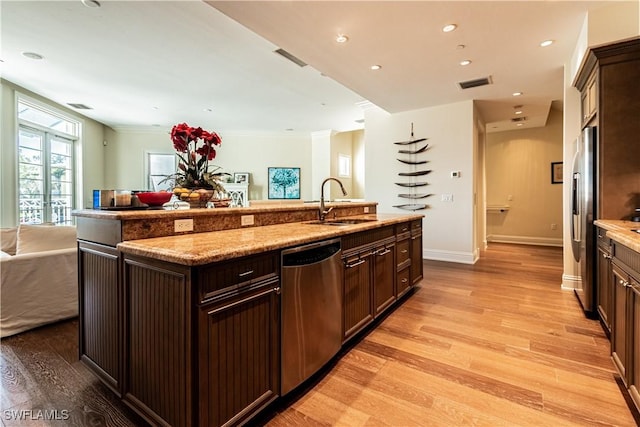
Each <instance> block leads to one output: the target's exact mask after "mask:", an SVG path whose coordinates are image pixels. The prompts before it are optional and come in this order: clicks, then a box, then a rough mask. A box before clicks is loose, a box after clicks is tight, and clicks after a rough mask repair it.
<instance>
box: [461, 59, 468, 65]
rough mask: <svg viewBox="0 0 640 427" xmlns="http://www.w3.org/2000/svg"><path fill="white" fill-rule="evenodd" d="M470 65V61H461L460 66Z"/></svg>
mask: <svg viewBox="0 0 640 427" xmlns="http://www.w3.org/2000/svg"><path fill="white" fill-rule="evenodd" d="M469 64H471V61H470V60H468V59H465V60H462V61H460V65H469Z"/></svg>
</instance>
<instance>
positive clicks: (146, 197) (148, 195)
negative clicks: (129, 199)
mask: <svg viewBox="0 0 640 427" xmlns="http://www.w3.org/2000/svg"><path fill="white" fill-rule="evenodd" d="M136 196H138V200H140V201H141V202H142V203H144V204H145V205H149V206H162V205H164V204H165V203H167V202H168V201H169V199H171V196H173V193H170V192H168V191H141V192H139V193H136Z"/></svg>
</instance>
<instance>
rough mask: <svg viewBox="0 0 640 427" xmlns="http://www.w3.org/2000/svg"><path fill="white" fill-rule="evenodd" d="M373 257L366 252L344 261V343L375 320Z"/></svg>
mask: <svg viewBox="0 0 640 427" xmlns="http://www.w3.org/2000/svg"><path fill="white" fill-rule="evenodd" d="M371 256H372V255H371V252H366V253H361V254H358V255H356V256H352V257H347V258H345V259H344V300H343V301H344V313H343V316H344V322H343V324H344V335H343V339H344V341H346V340H347V339H349V338H350V337H352V336H353V335H354V334H356V333H357V332H358V331H360V330H361V329H362V328H364V327H365V326H366V325H368V324H369V323H370V322H371V321H372V320H373V313H374V311H373V299H372V295H371V270H372V268H371Z"/></svg>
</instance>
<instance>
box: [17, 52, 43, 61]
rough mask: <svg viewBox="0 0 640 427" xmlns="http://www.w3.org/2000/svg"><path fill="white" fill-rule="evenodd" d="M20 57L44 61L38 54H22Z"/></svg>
mask: <svg viewBox="0 0 640 427" xmlns="http://www.w3.org/2000/svg"><path fill="white" fill-rule="evenodd" d="M22 56H24V57H25V58H29V59H35V60H38V61H39V60H41V59H44V56H42V55H40V54H39V53H35V52H22Z"/></svg>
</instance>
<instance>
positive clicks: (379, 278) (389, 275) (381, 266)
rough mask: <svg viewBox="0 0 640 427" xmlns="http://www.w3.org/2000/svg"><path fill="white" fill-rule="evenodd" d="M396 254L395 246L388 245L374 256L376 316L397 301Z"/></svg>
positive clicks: (378, 250) (379, 249)
mask: <svg viewBox="0 0 640 427" xmlns="http://www.w3.org/2000/svg"><path fill="white" fill-rule="evenodd" d="M394 252H395V244H387V245H385V246H383V247H381V248H378V249H377V250H376V251H375V252H374V254H373V257H374V264H373V271H374V275H373V297H374V300H375V304H376V305H375V307H376V316H377V315H378V314H380V313H382V312H383V311H384V310H385V309H386V308H388V307H389V306H391V304H393V303H394V302H395V300H396V292H395V286H394V285H395V272H396V264H395V254H394Z"/></svg>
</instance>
